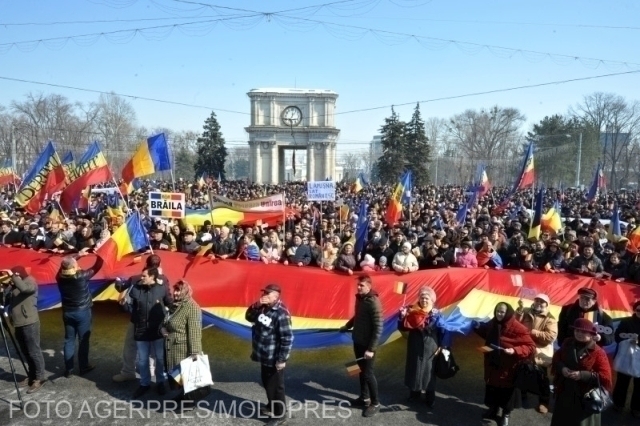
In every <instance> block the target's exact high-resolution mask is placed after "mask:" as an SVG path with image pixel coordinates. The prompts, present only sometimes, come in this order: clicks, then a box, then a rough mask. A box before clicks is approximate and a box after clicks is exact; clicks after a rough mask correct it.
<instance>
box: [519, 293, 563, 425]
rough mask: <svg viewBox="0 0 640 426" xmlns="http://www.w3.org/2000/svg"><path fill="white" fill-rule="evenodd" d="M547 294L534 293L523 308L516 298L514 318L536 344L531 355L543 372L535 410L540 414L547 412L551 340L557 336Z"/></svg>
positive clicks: (555, 323) (556, 323) (556, 325)
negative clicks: (530, 301)
mask: <svg viewBox="0 0 640 426" xmlns="http://www.w3.org/2000/svg"><path fill="white" fill-rule="evenodd" d="M550 304H551V302H550V301H549V296H547V295H546V294H544V293H540V294H538V295H536V297H535V298H534V299H533V304H532V305H531V307H529V308H525V307H524V304H523V302H522V300H518V309H517V310H516V319H517V320H518V321H520V322H521V323H522V324H523V325H524V326H525V327H527V329H528V330H529V331H530V332H531V338H532V339H533V342H534V343H535V344H536V350H535V352H534V355H533V362H534V364H535V365H536V366H537V367H538V368H539V369H540V370H541V371H542V372H543V378H544V380H543V381H542V383H540V400H539V404H538V407H537V411H538V412H539V413H540V414H546V413H548V412H549V408H548V407H549V398H550V396H551V394H550V392H549V371H548V369H549V366H550V365H551V360H552V358H553V342H554V341H555V340H556V337H557V336H558V322H557V321H556V319H555V317H554V316H553V315H551V312H549V305H550Z"/></svg>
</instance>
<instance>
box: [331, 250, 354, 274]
mask: <svg viewBox="0 0 640 426" xmlns="http://www.w3.org/2000/svg"><path fill="white" fill-rule="evenodd" d="M335 269H336V271H340V272H347V271H348V270H349V269H350V270H351V271H353V270H354V269H356V258H355V256H354V255H353V254H346V253H342V254H340V255H339V256H338V259H337V260H336V266H335Z"/></svg>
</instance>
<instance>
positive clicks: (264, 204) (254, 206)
mask: <svg viewBox="0 0 640 426" xmlns="http://www.w3.org/2000/svg"><path fill="white" fill-rule="evenodd" d="M209 203H210V206H211V209H212V210H215V209H217V208H226V209H229V210H235V211H237V212H273V211H281V212H282V211H284V208H285V202H284V194H275V195H270V196H268V197H262V198H255V199H253V200H248V201H241V200H232V199H231V198H227V197H223V196H222V195H216V194H213V193H209Z"/></svg>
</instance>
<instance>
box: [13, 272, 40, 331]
mask: <svg viewBox="0 0 640 426" xmlns="http://www.w3.org/2000/svg"><path fill="white" fill-rule="evenodd" d="M11 280H12V281H13V287H12V288H11V289H10V292H9V297H8V300H7V301H6V302H5V303H7V304H8V305H9V317H10V319H11V323H12V324H13V326H14V327H23V326H25V325H30V324H35V323H36V322H38V321H39V320H40V318H39V317H38V284H37V283H36V280H35V278H33V277H32V276H26V277H25V278H20V276H19V275H17V274H13V276H12V277H11Z"/></svg>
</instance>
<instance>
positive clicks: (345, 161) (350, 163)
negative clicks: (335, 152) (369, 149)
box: [342, 152, 362, 180]
mask: <svg viewBox="0 0 640 426" xmlns="http://www.w3.org/2000/svg"><path fill="white" fill-rule="evenodd" d="M342 167H343V168H344V169H343V170H344V173H343V176H344V179H345V180H353V179H355V178H356V176H357V175H358V173H359V172H360V171H361V170H362V156H361V155H358V154H356V153H353V152H347V153H344V154H343V155H342Z"/></svg>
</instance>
